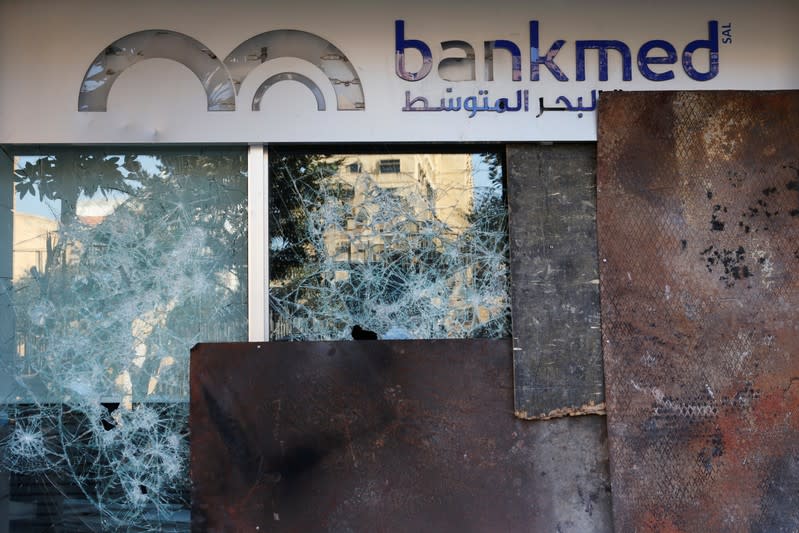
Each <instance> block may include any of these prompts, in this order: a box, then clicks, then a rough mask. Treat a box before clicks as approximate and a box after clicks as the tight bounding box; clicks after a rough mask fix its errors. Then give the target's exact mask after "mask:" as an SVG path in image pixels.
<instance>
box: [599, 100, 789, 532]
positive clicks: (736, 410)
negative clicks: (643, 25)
mask: <svg viewBox="0 0 799 533" xmlns="http://www.w3.org/2000/svg"><path fill="white" fill-rule="evenodd" d="M598 138H599V141H598V171H597V186H598V198H597V226H598V238H599V258H600V280H601V283H600V291H601V306H602V335H603V347H604V359H605V378H606V382H605V383H606V398H607V404H608V432H609V438H610V453H611V472H612V483H613V512H614V521H615V526H616V530H617V531H663V532H677V531H680V532H683V531H684V532H693V531H762V532H772V531H775V532H776V531H780V532H782V531H785V532H787V531H799V320H798V319H797V309H799V92H796V91H785V92H756V93H751V92H737V91H729V92H681V93H605V94H603V95H602V99H601V102H600V106H599V137H598Z"/></svg>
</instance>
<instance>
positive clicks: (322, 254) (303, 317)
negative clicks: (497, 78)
mask: <svg viewBox="0 0 799 533" xmlns="http://www.w3.org/2000/svg"><path fill="white" fill-rule="evenodd" d="M464 157H468V156H464ZM494 162H495V165H496V166H495V173H496V175H495V179H496V180H498V183H500V185H501V179H502V177H501V166H500V164H499V160H498V158H495V159H494ZM284 168H285V169H286V172H285V174H284V175H283V176H281V179H282V180H284V181H285V182H286V183H291V186H290V187H288V186H282V187H276V188H275V189H273V190H272V191H270V193H271V196H270V201H271V202H272V204H273V205H274V204H275V203H279V204H280V205H292V206H296V208H295V209H294V210H288V209H286V210H284V215H283V218H282V220H281V221H280V225H281V226H282V227H287V226H290V230H291V232H293V233H292V238H291V240H292V242H293V243H297V246H298V248H299V249H300V250H301V251H302V261H297V262H296V267H295V268H293V269H291V270H288V269H286V270H284V271H282V273H283V274H284V276H282V277H279V276H277V275H275V273H274V271H273V272H271V273H270V277H271V278H272V280H273V284H272V287H271V290H270V306H271V308H272V311H273V315H277V317H276V318H277V320H276V325H277V327H276V328H275V329H273V337H274V338H294V339H309V340H310V339H337V338H346V337H347V336H348V334H349V328H351V327H352V326H353V325H354V324H361V325H362V326H364V327H366V328H367V329H371V330H374V331H377V332H380V333H381V334H385V333H386V332H388V331H389V330H391V329H392V328H394V329H397V328H400V329H402V330H404V334H405V335H407V336H411V337H415V338H442V337H475V336H488V337H498V336H506V335H507V334H508V329H509V314H508V312H507V304H508V298H507V229H506V220H505V216H506V213H505V207H504V206H505V202H504V199H503V197H502V194H501V192H500V191H501V190H502V189H501V188H499V189H497V190H495V191H494V193H493V194H489V193H486V194H484V195H481V196H479V201H478V202H477V203H476V208H477V210H476V211H474V212H473V213H471V214H469V215H468V216H467V217H466V218H467V221H468V222H469V224H468V227H467V228H465V229H463V228H461V229H456V228H452V227H450V226H449V225H447V224H446V223H445V222H443V221H442V220H441V219H440V218H439V217H437V216H436V214H435V213H436V205H435V201H436V197H435V194H444V193H445V191H443V190H439V191H434V193H435V194H429V193H428V191H427V190H426V189H424V188H421V189H418V190H417V189H416V188H414V187H413V186H407V187H404V188H401V189H398V190H393V189H387V188H383V187H381V186H379V185H378V183H377V182H375V181H373V180H372V179H371V178H370V177H369V176H366V175H361V176H360V177H359V178H358V179H357V182H356V184H355V190H356V191H357V192H356V195H355V198H353V197H352V196H351V195H350V194H340V191H341V189H342V188H341V187H340V186H338V184H337V183H336V178H335V177H332V178H331V177H330V176H329V175H328V176H325V175H323V174H321V173H317V174H309V173H308V172H307V166H306V165H304V164H303V163H302V162H300V163H299V164H295V165H294V166H291V165H286V166H285V167H284ZM331 174H332V173H331ZM273 176H274V175H273ZM306 180H307V181H306ZM446 192H447V193H451V192H452V191H446ZM459 194H468V195H471V194H472V191H471V190H469V191H460V192H459ZM273 209H274V207H273ZM294 213H300V214H301V216H300V217H295V216H294V215H293V214H294ZM270 231H272V230H271V227H270ZM285 234H287V232H284V233H283V234H282V235H285ZM272 238H274V233H273V234H272ZM339 242H344V243H345V245H344V248H343V249H342V248H340V247H339V245H338V243H339ZM341 250H346V251H341Z"/></svg>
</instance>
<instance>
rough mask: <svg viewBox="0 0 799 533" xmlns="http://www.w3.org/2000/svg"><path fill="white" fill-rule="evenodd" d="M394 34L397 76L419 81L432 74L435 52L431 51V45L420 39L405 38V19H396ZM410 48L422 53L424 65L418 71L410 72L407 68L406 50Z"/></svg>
mask: <svg viewBox="0 0 799 533" xmlns="http://www.w3.org/2000/svg"><path fill="white" fill-rule="evenodd" d="M394 35H395V41H394V42H395V53H394V67H395V69H396V72H397V76H399V77H400V78H402V79H403V80H407V81H419V80H421V79H423V78H424V77H425V76H427V75H428V74H430V70H431V69H432V68H433V54H432V53H431V52H430V47H429V46H427V44H426V43H425V42H424V41H420V40H418V39H405V21H404V20H395V21H394ZM408 48H414V49H416V50H417V51H418V52H419V53H420V54H422V67H421V68H420V69H419V70H418V71H417V72H408V71H407V70H406V69H405V50H407V49H408Z"/></svg>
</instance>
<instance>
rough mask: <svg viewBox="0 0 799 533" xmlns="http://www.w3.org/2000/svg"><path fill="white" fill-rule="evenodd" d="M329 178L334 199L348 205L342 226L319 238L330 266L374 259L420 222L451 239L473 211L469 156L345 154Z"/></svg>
mask: <svg viewBox="0 0 799 533" xmlns="http://www.w3.org/2000/svg"><path fill="white" fill-rule="evenodd" d="M333 179H334V181H336V182H338V184H337V187H338V190H337V191H336V196H337V197H338V198H339V199H340V200H341V201H342V202H343V203H345V204H347V205H348V206H349V207H351V210H350V211H348V216H347V219H346V220H345V221H343V222H344V223H343V225H342V226H341V227H339V228H336V229H334V230H333V231H327V232H326V235H325V247H326V248H327V252H328V254H329V255H330V256H331V257H333V258H334V260H335V261H336V262H368V261H372V260H376V259H378V258H379V257H380V256H381V255H382V254H383V253H384V252H385V250H386V247H387V246H388V247H390V241H391V240H392V239H394V238H402V239H403V241H404V242H407V239H408V238H409V237H412V236H413V235H414V234H419V233H420V232H421V226H422V225H425V224H433V225H435V226H436V227H437V229H438V230H441V229H443V228H446V230H445V232H444V233H443V234H442V233H441V232H440V231H439V232H437V236H438V237H443V238H446V236H447V235H449V236H450V237H451V238H454V237H455V235H456V234H457V233H459V232H460V231H462V230H463V229H464V228H465V227H466V226H467V224H468V220H467V219H468V216H469V215H470V214H471V212H472V208H473V177H472V160H471V155H470V154H389V155H386V154H383V155H358V156H349V157H345V158H343V159H342V160H341V164H340V166H339V171H338V173H337V174H336V175H335V176H334V178H333ZM400 205H401V206H402V207H401V209H399V211H401V212H400V213H397V214H399V216H397V217H393V216H392V215H394V214H395V211H394V210H393V209H392V208H395V207H398V206H400ZM398 230H401V231H398ZM398 233H401V235H398Z"/></svg>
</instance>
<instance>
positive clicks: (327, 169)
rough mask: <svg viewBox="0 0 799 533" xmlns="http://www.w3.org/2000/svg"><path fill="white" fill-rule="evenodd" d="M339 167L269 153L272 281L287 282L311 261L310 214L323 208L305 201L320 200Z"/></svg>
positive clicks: (313, 157) (314, 158)
mask: <svg viewBox="0 0 799 533" xmlns="http://www.w3.org/2000/svg"><path fill="white" fill-rule="evenodd" d="M338 166H339V165H338V163H337V162H330V161H328V160H326V159H325V158H324V157H323V156H321V155H317V154H292V153H283V152H277V151H273V152H272V153H270V156H269V198H270V202H269V239H270V251H269V272H270V276H271V277H272V278H273V279H278V280H280V279H283V278H285V277H286V276H287V275H289V273H290V272H291V271H292V270H294V269H297V268H300V267H302V266H303V265H304V264H306V262H307V261H308V260H309V259H310V257H311V254H312V253H313V250H312V249H310V248H309V247H308V246H307V243H306V242H305V237H306V233H305V232H306V226H307V223H308V221H309V213H310V212H311V211H314V210H316V209H317V208H319V207H320V205H315V204H314V203H309V202H307V201H306V200H307V198H311V197H314V198H315V197H317V196H318V187H319V186H320V184H321V183H322V182H324V180H325V179H327V178H329V177H330V176H332V175H334V174H335V173H336V172H337V171H338ZM299 177H301V178H299Z"/></svg>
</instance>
